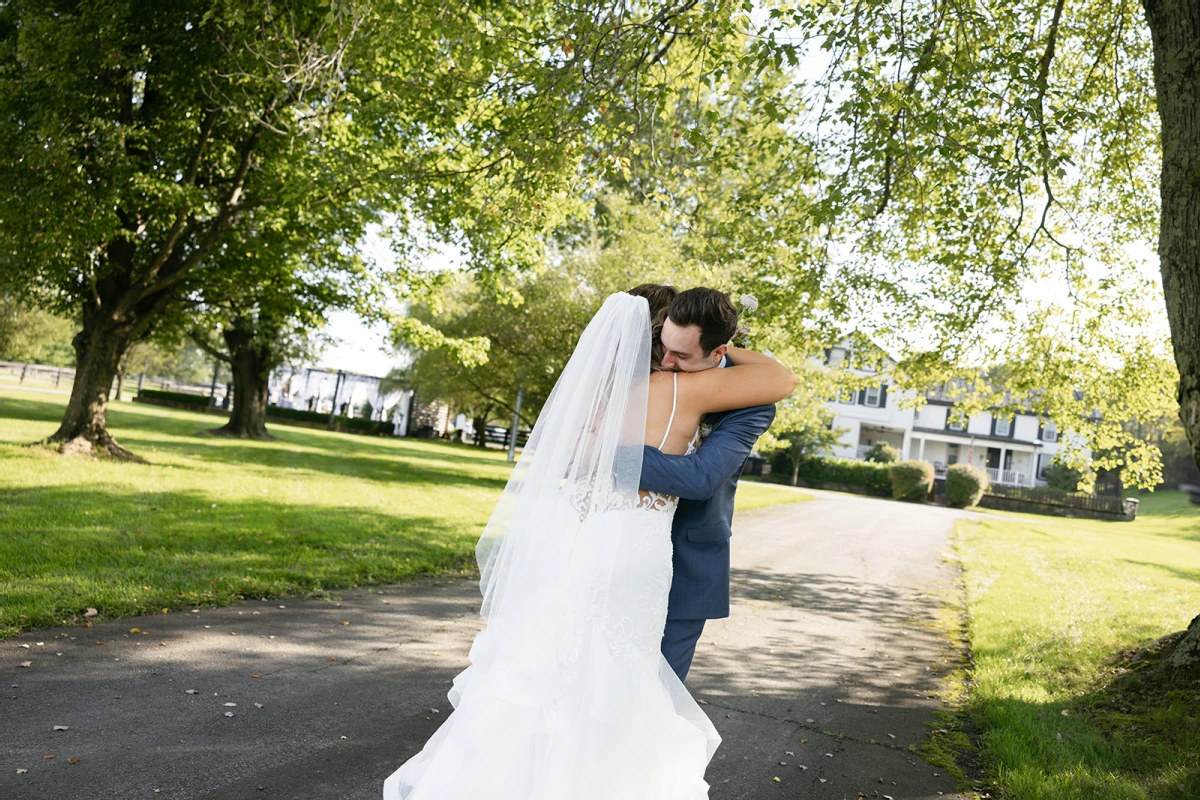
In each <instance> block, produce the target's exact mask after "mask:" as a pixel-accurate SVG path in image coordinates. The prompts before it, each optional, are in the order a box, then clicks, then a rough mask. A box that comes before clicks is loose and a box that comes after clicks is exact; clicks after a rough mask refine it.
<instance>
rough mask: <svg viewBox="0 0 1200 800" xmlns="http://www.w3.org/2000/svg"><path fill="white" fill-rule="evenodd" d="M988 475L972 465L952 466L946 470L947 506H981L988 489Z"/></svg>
mask: <svg viewBox="0 0 1200 800" xmlns="http://www.w3.org/2000/svg"><path fill="white" fill-rule="evenodd" d="M988 483H989V482H988V476H987V473H986V472H984V471H983V470H981V469H979V468H978V467H973V466H971V465H970V464H951V465H950V466H949V467H948V468H947V469H946V504H947V505H950V506H953V507H954V508H968V507H969V506H974V505H978V504H979V500H980V498H982V497H983V493H984V492H985V491H987V489H988Z"/></svg>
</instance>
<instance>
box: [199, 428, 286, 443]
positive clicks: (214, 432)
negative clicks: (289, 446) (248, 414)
mask: <svg viewBox="0 0 1200 800" xmlns="http://www.w3.org/2000/svg"><path fill="white" fill-rule="evenodd" d="M203 433H204V435H205V436H219V437H221V438H222V439H252V440H254V441H257V442H273V441H275V437H274V436H272V435H271V434H270V433H269V432H268V431H267V430H266V429H265V428H264V429H263V431H262V433H245V432H242V431H236V430H232V429H231V428H230V427H229V426H228V425H223V426H221V427H220V428H210V429H209V430H206V431H203Z"/></svg>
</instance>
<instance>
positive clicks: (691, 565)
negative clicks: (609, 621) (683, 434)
mask: <svg viewBox="0 0 1200 800" xmlns="http://www.w3.org/2000/svg"><path fill="white" fill-rule="evenodd" d="M737 322H738V312H737V309H735V308H734V307H733V303H732V302H730V300H729V295H727V294H725V293H724V292H719V291H717V290H716V289H708V288H705V287H698V288H695V289H688V290H687V291H685V292H680V293H679V294H678V295H676V296H675V298H674V299H673V300H672V301H671V304H670V306H669V308H668V310H667V319H666V321H665V322H663V327H662V335H661V340H662V343H663V348H664V350H665V353H664V355H663V358H662V365H663V367H664V368H666V369H670V370H676V371H679V372H699V371H700V370H705V369H713V368H714V367H724V366H728V365H729V363H730V362H729V357H728V355H727V351H728V350H729V344H728V343H729V340H730V339H732V338H733V336H734V333H735V332H736V330H737ZM773 419H775V406H773V405H772V406H752V407H750V408H742V409H738V410H736V411H726V412H724V413H720V414H709V415H708V416H707V417H705V419H704V424H703V427H704V428H705V429H709V433H708V435H707V437H706V438H705V439H704V444H703V446H702V447H701V448H700V449H699V450H697V451H696V452H695V453H693V454H692V455H690V456H671V455H666V454H664V453H663V452H662V451H660V450H658V449H657V448H654V447H650V446H647V447H646V448H645V452H644V454H643V457H642V487H641V488H643V489H646V490H649V491H653V492H660V493H663V494H673V495H676V496H678V497H679V507H678V509H677V510H676V511H675V520H674V523H673V524H672V527H671V543H672V545H673V548H674V553H673V555H672V558H671V561H672V567H673V569H674V575H673V577H672V579H671V594H670V598H669V600H668V601H667V627H666V630H665V631H664V632H663V639H662V653H663V656H665V657H666V659H667V663H669V664H670V665H671V669H673V670H675V674H676V675H678V676H679V680H681V681H682V680H683V679H684V678H686V677H687V673H688V669H689V668H690V667H691V665H692V656H693V655H695V653H696V642H697V641H699V639H700V633H701V631H703V630H704V621H705V620H709V619H721V618H723V617H728V616H729V537H730V536H731V535H732V533H733V531H732V525H733V496H734V493H735V492H736V491H737V482H738V478H739V477H740V476H741V474H742V468H743V467H744V466H745V465H746V459H747V457H749V455H750V451H751V449H752V448H753V447H754V443H755V442H757V441H758V437H759V436H762V435H763V433H765V432H766V430H767V428H769V427H771V421H772V420H773Z"/></svg>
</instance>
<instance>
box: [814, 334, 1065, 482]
mask: <svg viewBox="0 0 1200 800" xmlns="http://www.w3.org/2000/svg"><path fill="white" fill-rule="evenodd" d="M844 357H845V348H844V347H834V348H831V349H830V350H829V351H828V352H827V354H826V358H825V362H826V363H827V364H829V365H830V366H836V365H837V364H838V363H839V362H840V361H842V359H843V358H844ZM852 372H854V373H855V374H857V375H864V376H865V375H879V379H880V380H879V385H878V386H869V387H867V388H866V389H862V390H860V391H857V392H853V393H847V394H844V395H843V396H842V397H839V398H836V399H834V400H830V401H829V402H828V406H829V408H830V410H832V411H833V413H834V418H833V427H834V428H835V429H836V428H846V429H847V431H846V432H845V433H844V434H843V435H842V437H841V441H840V442H839V444H838V445H837V446H836V447H834V448H833V449H832V451H831V452H830V453H828V455H833V456H839V457H842V458H853V459H863V458H866V456H867V453H869V452H870V450H871V448H872V446H874V445H875V444H877V443H879V442H887V443H888V444H890V445H891V446H892V447H895V448H896V449H897V450H898V451H899V452H900V457H901V458H903V459H911V460H916V461H928V462H930V463H931V464H933V467H934V472H935V474H936V475H937V477H939V478H944V477H945V476H946V467H948V466H949V465H951V464H972V465H974V466H976V467H978V468H980V469H982V470H985V471H986V472H987V474H988V477H989V478H990V480H991V481H992V483H1000V484H1009V485H1013V486H1045V485H1046V480H1045V474H1046V467H1048V466H1049V465H1050V463H1051V461H1052V459H1053V457H1054V454H1055V453H1056V452H1057V451H1058V449H1059V447H1060V446H1061V443H1060V438H1061V437H1060V434H1059V432H1058V430H1057V429H1056V427H1055V425H1054V423H1053V422H1051V421H1049V420H1042V419H1039V418H1038V417H1037V416H1036V415H1034V414H1031V413H1030V414H1025V413H1017V414H1016V415H1015V416H1013V417H1001V416H997V415H995V414H992V413H990V412H984V413H982V414H976V415H974V416H972V417H971V418H970V419H969V420H967V422H966V424H965V425H963V424H961V423H960V424H955V423H952V422H951V420H950V414H949V412H950V410H951V409H952V408H953V406H954V403H953V402H952V401H950V400H947V399H946V398H945V397H944V395H943V393H942V392H941V390H938V391H933V392H929V393H927V394H926V396H925V404H924V405H923V406H922V407H921V409H920V410H917V409H914V408H912V407H911V406H909V407H907V408H901V407H900V406H901V401H902V400H911V399H912V398H913V392H912V391H911V390H907V391H902V390H899V389H898V388H897V387H895V386H894V385H890V384H891V381H890V380H889V378H888V376H887V374H886V373H885V372H875V371H871V370H863V369H853V370H852Z"/></svg>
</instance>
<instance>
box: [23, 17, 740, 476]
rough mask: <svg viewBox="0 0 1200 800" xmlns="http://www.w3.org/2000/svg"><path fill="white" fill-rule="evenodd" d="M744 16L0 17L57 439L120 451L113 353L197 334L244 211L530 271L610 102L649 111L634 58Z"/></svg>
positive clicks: (28, 287) (26, 279)
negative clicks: (382, 224)
mask: <svg viewBox="0 0 1200 800" xmlns="http://www.w3.org/2000/svg"><path fill="white" fill-rule="evenodd" d="M741 13H742V12H740V11H736V12H734V11H728V10H724V9H723V8H722V7H720V6H719V5H718V6H715V7H711V8H703V7H700V6H699V4H698V3H697V2H696V0H686V1H684V2H679V3H668V4H636V3H635V4H619V5H618V6H614V5H612V4H608V3H602V2H596V3H581V4H576V5H571V6H567V5H563V4H559V3H556V2H551V1H550V0H544V1H543V2H525V3H515V2H514V3H495V4H488V6H487V7H486V8H475V7H474V6H471V5H460V6H446V5H445V4H441V3H434V2H431V1H429V0H418V1H417V2H412V3H404V4H399V3H375V4H372V3H367V2H357V1H356V0H335V2H332V3H330V2H328V0H324V1H323V0H277V1H272V0H256V2H249V3H246V2H228V1H227V0H166V2H164V1H163V0H134V1H133V2H129V1H128V0H91V1H90V2H82V1H76V2H62V3H56V4H47V3H42V2H33V0H11V2H6V3H4V4H2V5H0V259H2V264H3V273H2V275H3V279H4V281H5V283H6V284H8V285H9V286H11V287H14V289H15V290H18V291H20V292H23V293H25V294H27V295H28V296H29V297H31V298H33V299H35V300H37V301H38V302H41V303H43V304H45V305H46V306H47V307H50V308H54V309H58V310H61V311H63V312H66V313H69V314H71V315H78V316H79V317H80V318H81V321H82V330H81V331H80V333H79V335H78V336H76V338H75V342H74V347H75V352H76V358H77V376H76V382H75V385H74V389H73V393H72V396H71V399H70V401H69V403H68V406H67V409H66V412H65V414H64V417H63V421H62V425H61V426H60V428H59V430H58V431H57V432H56V433H55V434H54V435H53V436H52V437H51V438H52V440H54V441H57V442H60V443H62V445H63V447H64V449H92V448H99V449H101V450H105V451H107V452H109V453H112V454H115V455H122V456H129V455H130V454H129V453H127V451H125V450H124V449H123V448H121V447H120V446H119V445H117V444H116V442H115V441H114V440H113V439H112V437H111V435H110V434H109V433H108V431H107V429H106V424H105V422H106V417H105V409H106V404H107V399H108V392H109V386H110V385H111V383H112V379H113V376H114V375H115V374H116V372H117V369H118V365H119V362H120V359H121V356H122V354H123V353H124V352H125V350H126V349H127V348H128V347H129V346H130V345H131V344H132V343H133V342H136V341H139V340H141V339H143V338H145V337H147V336H149V335H151V334H152V333H153V332H154V331H155V330H158V329H162V328H167V327H171V326H175V325H179V324H185V323H186V321H187V314H186V302H187V301H188V300H189V299H191V298H194V297H195V296H196V294H197V293H198V292H200V291H201V290H203V288H204V286H205V285H206V284H207V282H208V278H209V276H210V274H211V270H212V269H213V260H212V258H211V256H212V255H213V254H214V253H215V252H217V251H218V250H219V249H220V248H221V247H223V246H225V245H226V243H227V242H228V240H229V238H230V236H231V235H232V234H233V233H235V232H237V231H239V230H243V229H244V228H245V226H246V225H247V224H248V223H247V219H249V218H250V215H249V214H248V213H247V212H249V211H253V212H254V215H255V216H257V217H262V216H268V215H271V214H272V213H274V214H279V215H291V216H295V217H301V218H311V217H319V218H320V220H321V223H322V225H323V226H327V227H325V228H324V230H323V231H322V233H323V234H325V236H324V237H323V238H325V239H326V240H327V241H329V242H331V244H330V246H331V247H332V246H335V245H334V244H332V243H333V242H342V241H356V240H357V239H358V238H359V236H360V235H361V233H362V232H363V231H364V230H365V227H366V225H367V224H369V223H370V222H372V221H380V220H382V219H385V215H387V214H390V215H391V216H387V217H386V219H387V220H388V221H389V222H391V223H393V224H394V225H395V226H396V227H397V228H398V233H399V234H400V236H399V237H398V241H404V242H411V241H413V237H414V236H416V235H418V234H420V233H422V232H424V231H432V232H433V233H434V234H436V235H438V236H440V237H443V238H457V240H458V241H459V242H460V243H461V244H462V245H463V246H464V248H465V250H466V251H467V252H469V253H470V254H471V256H472V258H473V259H474V260H476V261H477V262H479V263H480V264H484V263H486V265H487V266H488V267H489V268H490V269H493V270H494V269H501V270H503V269H505V268H507V267H508V266H509V265H511V264H513V263H518V262H520V260H521V259H522V257H523V256H524V255H526V254H527V253H528V252H529V250H528V248H529V246H530V244H531V243H532V242H534V241H535V240H536V234H537V232H538V231H539V230H540V229H541V228H542V227H543V226H544V225H545V224H546V223H547V222H548V221H550V220H553V219H554V218H555V215H556V214H558V213H559V211H558V207H559V203H558V202H556V199H557V198H558V197H559V196H560V193H561V190H562V189H563V187H564V185H565V181H566V178H567V177H569V176H573V175H575V174H577V172H578V171H579V170H580V169H581V167H582V165H583V164H584V162H585V161H588V160H590V159H591V158H593V156H592V152H593V151H592V150H589V149H585V148H584V147H583V145H584V143H585V142H586V143H587V144H589V145H591V146H593V147H596V148H599V146H601V145H603V144H604V142H605V141H606V140H607V139H606V137H605V136H595V135H592V134H593V132H594V131H596V130H599V129H605V130H608V131H609V134H608V136H609V137H610V138H617V139H619V138H620V137H621V136H623V135H624V134H623V132H622V131H621V130H619V129H617V128H616V127H615V126H607V123H606V122H605V115H604V112H605V110H607V109H608V108H609V107H612V108H619V107H625V106H629V105H631V104H636V103H642V102H647V101H648V100H652V98H653V96H654V94H655V91H656V90H655V87H654V86H653V85H652V84H647V83H643V82H641V81H640V80H639V76H640V75H642V74H643V72H644V71H645V69H646V68H647V65H650V64H654V63H657V62H660V61H662V60H663V59H664V58H665V57H666V55H667V53H668V52H669V50H670V47H671V44H672V43H673V42H674V41H675V40H676V39H677V38H679V37H681V36H682V37H694V38H696V39H707V38H710V33H709V31H710V30H711V29H715V30H717V31H720V30H723V29H725V28H727V27H728V26H729V25H731V24H732V22H731V20H732V18H733V17H734V16H736V15H737V14H741ZM716 38H718V39H719V37H716ZM595 152H597V153H600V152H602V149H597V150H596V151H595ZM227 263H228V262H227ZM255 279H256V276H255V275H254V274H252V273H251V274H246V275H245V276H244V280H245V281H246V282H247V283H248V284H249V283H253V282H254V281H255ZM406 282H409V281H407V279H406V278H403V277H402V278H401V279H400V280H398V281H397V285H398V286H401V288H408V287H406V286H405V284H406Z"/></svg>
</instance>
